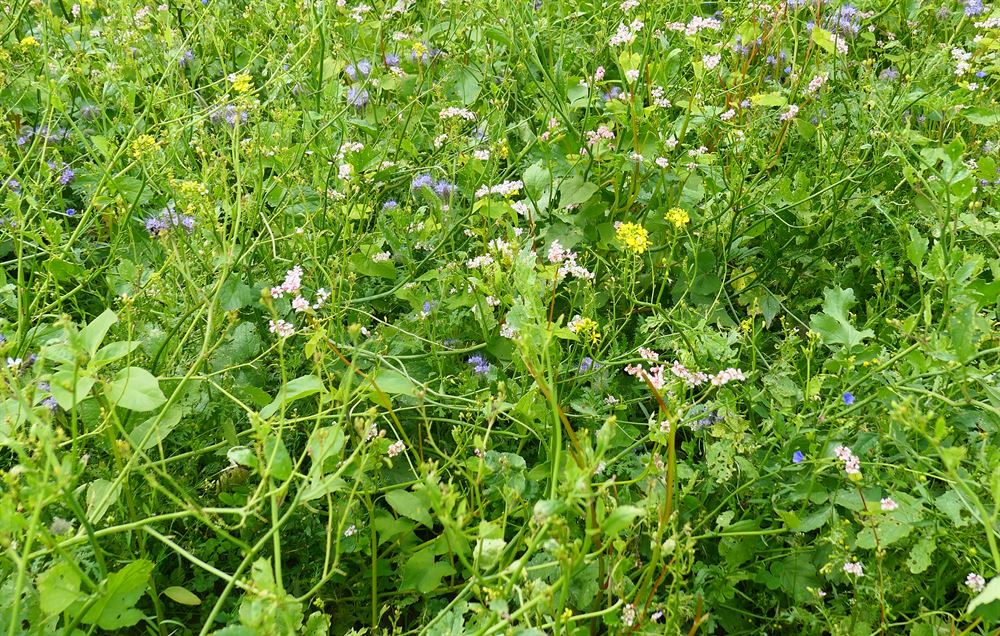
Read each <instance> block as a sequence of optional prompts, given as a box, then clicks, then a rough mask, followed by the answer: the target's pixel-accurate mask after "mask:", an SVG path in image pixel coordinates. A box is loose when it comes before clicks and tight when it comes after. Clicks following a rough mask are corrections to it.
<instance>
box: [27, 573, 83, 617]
mask: <svg viewBox="0 0 1000 636" xmlns="http://www.w3.org/2000/svg"><path fill="white" fill-rule="evenodd" d="M38 594H39V606H40V607H41V608H42V611H43V612H45V613H46V614H49V615H53V614H59V613H61V612H62V611H63V610H65V609H66V608H67V607H69V606H70V605H72V604H73V603H75V602H76V601H79V600H82V599H84V598H85V597H86V595H85V594H83V593H82V592H80V575H79V574H77V572H76V570H74V569H73V567H72V566H71V565H70V564H69V563H66V562H65V561H60V562H59V563H56V564H55V565H53V566H52V567H51V568H49V569H48V570H45V571H44V572H42V573H41V574H39V575H38Z"/></svg>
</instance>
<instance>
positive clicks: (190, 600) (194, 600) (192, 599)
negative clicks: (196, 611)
mask: <svg viewBox="0 0 1000 636" xmlns="http://www.w3.org/2000/svg"><path fill="white" fill-rule="evenodd" d="M163 595H164V596H166V597H167V598H169V599H170V600H172V601H174V602H175V603H180V604H181V605H201V599H200V598H198V597H197V596H196V595H195V594H194V593H193V592H191V591H189V590H188V589H187V588H185V587H181V586H180V585H171V586H170V587H168V588H166V589H164V590H163Z"/></svg>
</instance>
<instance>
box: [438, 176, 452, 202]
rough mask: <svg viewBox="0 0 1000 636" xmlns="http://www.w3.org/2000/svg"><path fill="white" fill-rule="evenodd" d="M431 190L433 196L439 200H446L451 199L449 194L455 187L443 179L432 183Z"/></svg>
mask: <svg viewBox="0 0 1000 636" xmlns="http://www.w3.org/2000/svg"><path fill="white" fill-rule="evenodd" d="M433 190H434V194H436V195H438V196H439V197H441V199H444V200H447V199H449V198H451V193H452V192H453V191H454V190H455V186H454V185H453V184H451V183H448V182H447V181H445V180H444V179H438V180H437V181H435V182H434V186H433Z"/></svg>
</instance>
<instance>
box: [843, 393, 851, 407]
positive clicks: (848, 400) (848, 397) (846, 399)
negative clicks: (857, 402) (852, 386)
mask: <svg viewBox="0 0 1000 636" xmlns="http://www.w3.org/2000/svg"><path fill="white" fill-rule="evenodd" d="M841 397H842V398H843V399H844V404H846V405H847V406H850V405H852V404H854V394H853V393H851V392H850V391H844V395H842V396H841Z"/></svg>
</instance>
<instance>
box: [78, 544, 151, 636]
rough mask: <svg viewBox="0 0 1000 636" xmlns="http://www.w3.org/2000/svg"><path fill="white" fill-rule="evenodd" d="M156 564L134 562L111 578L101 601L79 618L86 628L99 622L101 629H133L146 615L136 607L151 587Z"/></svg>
mask: <svg viewBox="0 0 1000 636" xmlns="http://www.w3.org/2000/svg"><path fill="white" fill-rule="evenodd" d="M152 571H153V564H152V563H150V562H149V561H146V560H144V559H140V560H138V561H133V562H132V563H129V564H128V565H126V566H125V567H124V568H122V569H121V570H119V571H117V572H115V573H113V574H111V575H109V576H108V579H107V581H105V582H104V585H103V587H102V592H101V595H100V598H99V599H98V601H97V602H96V603H95V604H94V605H92V606H91V607H90V609H89V610H88V611H87V613H86V614H84V615H83V617H82V618H81V619H80V622H81V623H84V624H85V625H92V624H94V623H96V624H97V625H98V627H100V628H101V629H109V630H110V629H113V630H117V629H121V628H123V627H131V626H132V625H135V624H136V623H138V622H139V621H141V620H142V618H143V616H144V614H143V613H142V612H141V611H139V610H138V609H135V604H136V602H137V601H138V600H139V597H140V596H142V594H143V592H145V591H146V586H147V585H149V575H150V574H151V573H152Z"/></svg>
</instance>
